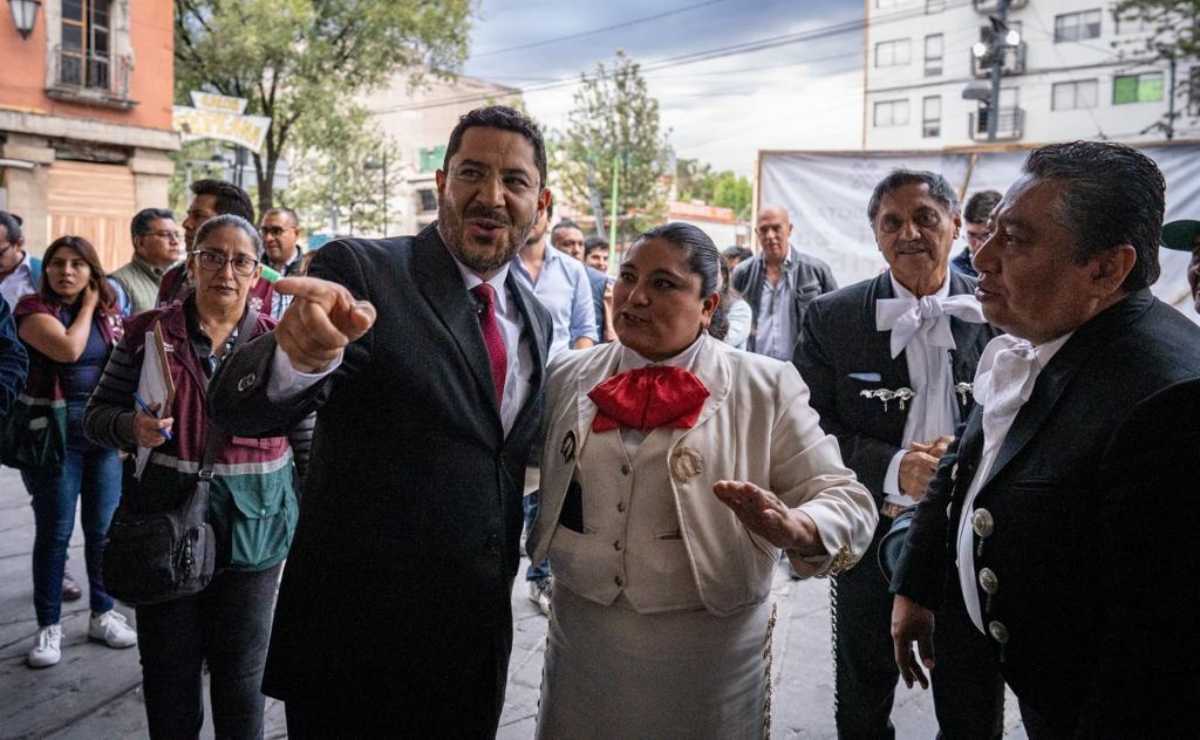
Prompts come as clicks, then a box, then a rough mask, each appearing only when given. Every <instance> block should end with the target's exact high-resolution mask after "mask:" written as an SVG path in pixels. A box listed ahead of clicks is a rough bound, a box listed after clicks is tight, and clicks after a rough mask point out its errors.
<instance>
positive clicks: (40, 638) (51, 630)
mask: <svg viewBox="0 0 1200 740" xmlns="http://www.w3.org/2000/svg"><path fill="white" fill-rule="evenodd" d="M60 660H62V625H61V624H52V625H49V626H47V627H42V628H41V629H39V630H38V633H37V643H35V644H34V646H33V649H32V650H30V651H29V655H28V657H26V661H27V662H28V663H29V667H30V668H49V667H50V666H52V665H54V664H56V663H58V661H60Z"/></svg>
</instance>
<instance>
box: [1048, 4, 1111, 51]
mask: <svg viewBox="0 0 1200 740" xmlns="http://www.w3.org/2000/svg"><path fill="white" fill-rule="evenodd" d="M1091 17H1094V18H1095V21H1094V22H1093V21H1090V18H1091ZM1068 21H1073V24H1072V25H1071V26H1068V25H1067V23H1068ZM1093 27H1094V28H1095V31H1096V32H1095V33H1094V34H1092V35H1090V36H1085V35H1083V31H1084V29H1091V28H1093ZM1068 28H1070V29H1073V32H1074V33H1073V35H1068V34H1067V30H1068ZM1103 33H1104V13H1103V12H1102V9H1101V8H1089V9H1087V10H1076V11H1072V12H1070V13H1059V14H1058V15H1056V16H1054V43H1056V44H1060V43H1071V42H1078V41H1089V40H1091V39H1098V38H1100V36H1101V34H1103Z"/></svg>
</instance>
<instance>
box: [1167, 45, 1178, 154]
mask: <svg viewBox="0 0 1200 740" xmlns="http://www.w3.org/2000/svg"><path fill="white" fill-rule="evenodd" d="M1167 59H1169V60H1170V70H1171V75H1170V82H1169V83H1168V84H1167V141H1170V140H1171V139H1174V138H1175V64H1176V63H1175V52H1171V53H1169V54H1168V55H1167Z"/></svg>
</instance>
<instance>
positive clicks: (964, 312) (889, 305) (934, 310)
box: [875, 293, 984, 358]
mask: <svg viewBox="0 0 1200 740" xmlns="http://www.w3.org/2000/svg"><path fill="white" fill-rule="evenodd" d="M951 316H954V317H956V318H959V319H962V320H963V321H970V322H971V323H974V324H982V323H983V321H984V318H983V310H982V309H981V308H980V307H979V301H978V300H977V299H976V298H975V296H973V295H970V294H969V293H960V294H959V295H952V296H945V297H939V296H932V295H927V296H925V297H924V298H921V299H917V298H880V299H879V300H877V301H875V328H876V329H878V330H879V331H888V330H890V331H891V332H892V337H891V350H892V357H893V358H895V357H899V356H900V353H901V352H903V351H904V348H905V347H907V346H908V344H909V342H911V341H912V340H913V338H914V337H916V336H917V334H919V333H922V332H924V333H925V334H926V335H927V337H928V340H927V341H928V343H929V346H930V347H944V348H946V349H954V348H955V347H956V345H955V343H954V333H953V332H952V331H950V317H951Z"/></svg>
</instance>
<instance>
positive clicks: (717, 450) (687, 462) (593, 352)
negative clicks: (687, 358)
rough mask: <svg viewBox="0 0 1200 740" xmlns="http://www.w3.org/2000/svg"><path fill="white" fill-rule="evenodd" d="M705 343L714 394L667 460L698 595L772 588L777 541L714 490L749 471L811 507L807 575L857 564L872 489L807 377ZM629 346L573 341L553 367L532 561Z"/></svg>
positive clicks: (754, 595)
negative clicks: (812, 538)
mask: <svg viewBox="0 0 1200 740" xmlns="http://www.w3.org/2000/svg"><path fill="white" fill-rule="evenodd" d="M701 342H702V343H703V344H702V346H701V347H700V348H699V352H698V354H697V356H696V359H695V361H694V363H693V366H692V367H691V371H692V372H694V373H695V374H696V375H697V376H698V377H699V378H700V380H701V381H702V382H703V383H704V385H705V387H706V388H708V391H709V394H710V395H709V398H708V399H707V400H706V401H705V404H704V407H703V409H702V410H701V412H700V416H699V419H698V421H697V423H696V425H695V426H693V427H692V428H690V429H675V430H672V431H671V433H672V438H671V440H670V444H669V445H668V446H667V448H666V449H667V454H666V455H664V456H663V459H662V464H663V465H664V466H667V468H668V472H669V475H668V476H667V480H669V481H670V485H671V488H672V494H673V496H674V500H675V506H676V510H677V513H678V517H679V531H680V534H681V536H682V539H683V541H684V544H685V546H686V548H687V555H688V559H689V560H690V563H691V570H692V574H693V575H694V577H695V580H696V586H697V588H698V590H699V592H700V599H701V601H702V602H703V604H704V606H705V608H706V609H707V610H708V611H709V612H711V613H713V614H716V615H718V616H724V615H728V614H732V613H734V612H736V611H739V610H741V609H743V608H746V607H748V606H751V605H753V604H757V603H760V602H761V601H763V600H764V599H766V597H767V595H768V593H769V591H770V587H771V577H772V573H773V568H774V567H775V563H776V561H777V560H778V558H779V550H778V548H776V547H774V546H773V545H771V544H770V543H769V542H767V541H766V540H764V539H762V538H761V537H759V536H757V535H755V534H753V533H751V532H749V530H747V529H746V528H745V527H744V526H743V525H742V524H741V522H740V521H739V520H738V519H737V517H736V516H735V515H734V514H733V512H732V511H730V510H729V509H728V508H727V507H726V506H725V505H724V504H723V503H721V501H720V499H718V498H717V497H716V495H715V494H714V493H713V492H712V487H713V484H714V483H716V482H717V481H719V480H742V481H750V482H752V483H755V484H757V485H759V486H761V487H763V488H765V489H767V490H770V491H772V492H774V493H775V494H776V495H777V496H779V497H780V498H781V499H782V500H783V501H784V502H785V503H786V504H787V505H789V506H792V507H800V508H802V509H803V510H804V511H805V513H807V514H808V515H809V516H811V517H812V519H813V521H815V522H816V525H817V529H818V530H819V532H820V534H821V540H822V542H823V543H824V544H825V548H826V555H825V556H823V557H817V558H811V559H809V560H807V561H806V562H805V563H800V564H798V565H801V566H802V567H801V568H798V571H799V572H800V575H801V576H804V577H808V576H814V575H816V576H823V575H829V574H831V573H837V572H840V571H842V570H845V569H847V568H850V567H851V566H853V565H854V564H855V563H857V562H858V560H859V558H861V557H862V554H863V553H864V552H865V551H866V549H867V547H868V545H869V544H870V542H871V537H872V535H873V534H874V532H875V526H876V524H877V522H878V513H877V511H876V509H875V504H874V501H873V499H872V498H871V494H870V493H869V492H868V491H867V489H866V488H864V487H863V486H862V485H861V484H859V483H858V481H857V480H856V479H855V476H854V473H853V472H852V471H851V470H850V469H849V468H847V467H846V466H845V465H844V464H843V463H842V458H841V453H840V451H839V449H838V443H837V440H836V439H835V438H834V437H832V436H830V435H827V434H825V433H824V432H823V431H822V430H821V427H820V425H819V417H818V416H817V413H816V412H815V411H813V410H812V409H811V408H810V407H809V405H808V386H806V385H805V384H804V382H803V381H802V380H801V379H800V375H799V373H797V372H796V369H795V367H793V366H792V365H791V364H788V363H784V362H779V361H777V360H773V359H770V358H768V357H763V356H760V355H754V354H750V353H747V352H742V351H739V350H734V349H732V348H730V347H728V346H727V345H725V344H723V343H721V342H719V341H717V340H715V339H712V338H711V337H708V336H705V337H703V338H702V339H701ZM623 351H625V350H624V348H623V347H622V346H621V345H620V343H618V342H613V343H610V344H605V345H601V346H598V347H594V348H591V349H587V350H582V351H572V352H565V353H563V354H562V355H560V356H559V357H558V358H557V359H556V361H555V362H554V363H553V364H552V365H551V367H550V370H549V379H548V382H547V399H546V416H545V421H544V425H545V429H546V437H545V445H544V448H543V453H542V462H541V466H542V467H541V476H542V477H541V496H542V501H541V506H540V510H539V513H538V518H537V520H536V521H535V523H534V526H533V529H532V531H531V532H530V536H529V551H530V552H531V553H532V558H533V561H534V562H540V561H541V560H542V559H543V558H544V557H546V554H547V552H548V551H549V550H550V544H551V541H552V539H553V538H554V536H555V533H556V531H558V529H559V525H558V522H559V518H560V514H561V511H562V508H563V501H564V498H565V496H566V493H567V489H568V487H569V485H570V483H571V480H572V476H573V475H574V473H575V467H576V462H577V459H578V458H577V455H579V454H582V453H583V451H584V450H585V449H586V447H587V444H588V440H589V437H591V435H592V429H591V427H592V421H593V419H594V418H595V416H596V405H595V404H594V403H593V402H592V401H591V399H589V398H588V397H587V394H588V392H589V391H590V390H591V389H592V388H594V387H595V386H596V385H598V384H599V383H601V382H602V381H604V380H605V379H607V378H609V377H610V376H612V375H613V374H615V373H616V371H617V368H618V366H619V364H620V359H621V353H622V352H623ZM608 433H610V434H613V433H616V432H608ZM621 466H622V460H614V461H613V474H612V477H611V480H612V481H613V488H614V490H613V491H604V490H599V491H597V490H592V491H584V492H583V495H584V496H602V497H603V496H606V495H610V496H612V497H613V500H616V499H617V497H618V496H619V495H620V494H619V493H618V492H617V489H618V488H619V487H620V486H621V485H622V483H621V476H622V475H623V474H627V471H622V469H621ZM590 478H591V479H592V480H593V481H595V480H596V479H597V477H596V476H590ZM599 480H601V481H603V480H605V478H604V477H602V476H601V477H600V478H599ZM592 485H595V484H594V483H593V484H592ZM600 485H603V483H601V484H600ZM609 580H610V581H611V579H609ZM580 595H581V596H585V597H588V596H589V594H586V593H584V594H580ZM596 600H603V599H596Z"/></svg>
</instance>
